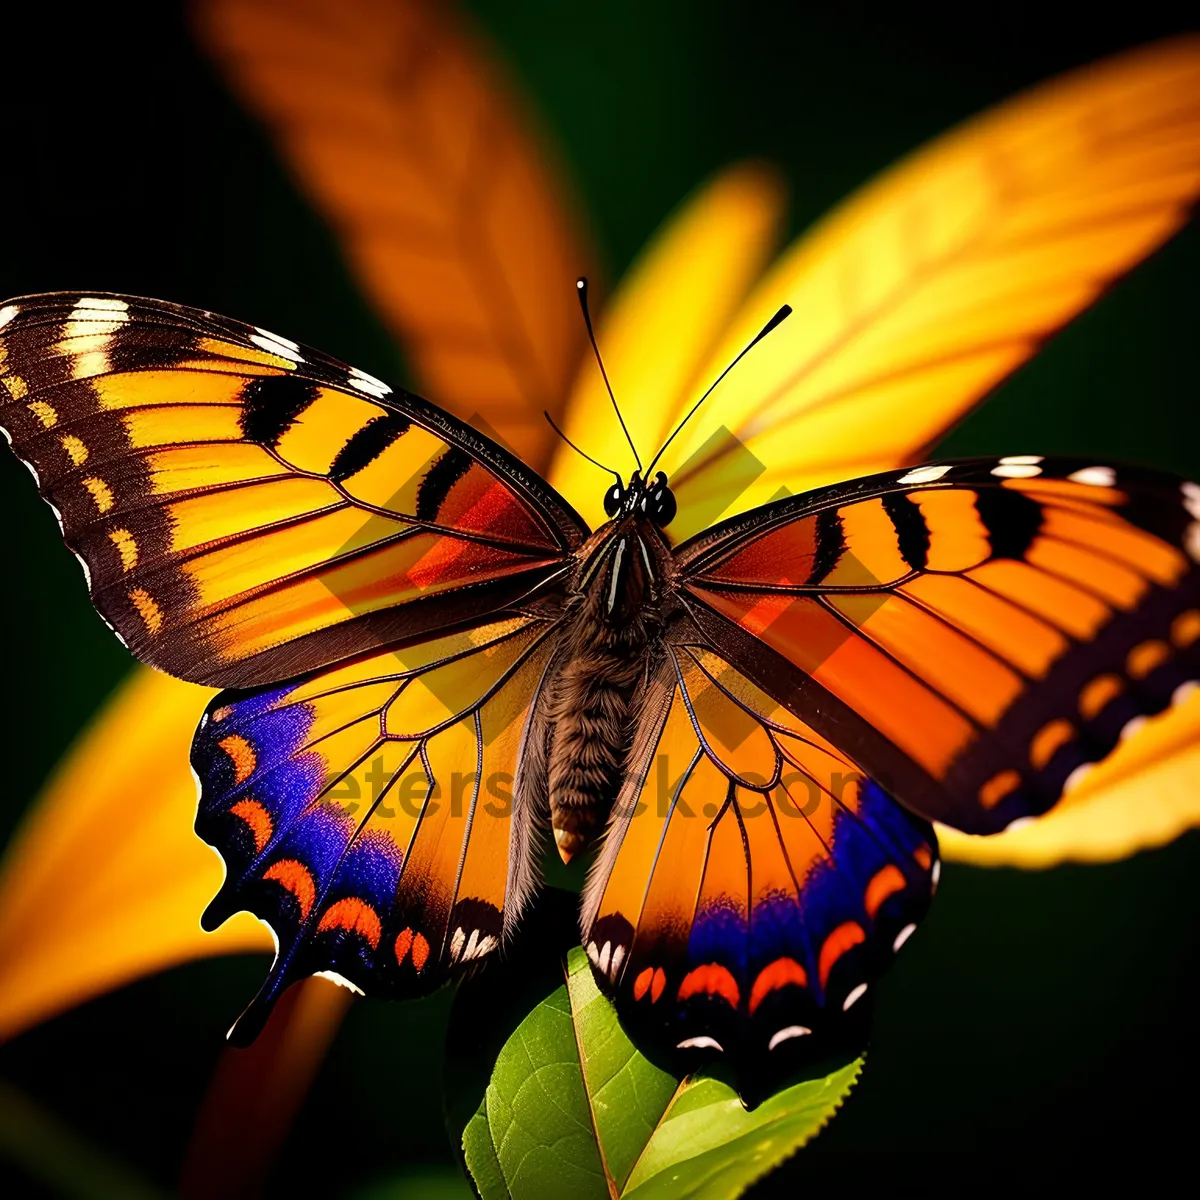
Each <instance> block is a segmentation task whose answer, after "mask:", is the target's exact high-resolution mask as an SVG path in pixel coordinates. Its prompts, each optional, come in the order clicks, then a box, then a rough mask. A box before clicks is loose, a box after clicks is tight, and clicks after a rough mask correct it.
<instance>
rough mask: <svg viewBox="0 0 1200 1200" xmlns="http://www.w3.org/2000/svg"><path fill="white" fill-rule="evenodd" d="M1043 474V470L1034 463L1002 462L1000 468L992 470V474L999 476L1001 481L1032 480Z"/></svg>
mask: <svg viewBox="0 0 1200 1200" xmlns="http://www.w3.org/2000/svg"><path fill="white" fill-rule="evenodd" d="M1041 473H1042V468H1041V467H1038V466H1034V464H1033V463H1005V462H1002V463H1001V464H1000V465H999V466H998V467H993V468H992V474H993V475H998V476H999V477H1000V478H1001V479H1032V478H1033V477H1034V476H1035V475H1040V474H1041Z"/></svg>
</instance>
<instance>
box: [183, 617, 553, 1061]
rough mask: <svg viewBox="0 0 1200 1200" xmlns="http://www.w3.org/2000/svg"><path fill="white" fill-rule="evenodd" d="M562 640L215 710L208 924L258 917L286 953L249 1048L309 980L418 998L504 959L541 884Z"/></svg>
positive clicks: (209, 716)
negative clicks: (322, 978)
mask: <svg viewBox="0 0 1200 1200" xmlns="http://www.w3.org/2000/svg"><path fill="white" fill-rule="evenodd" d="M555 634H556V626H555V625H554V623H553V622H551V621H548V620H543V619H540V618H538V617H537V616H535V615H532V614H530V615H525V616H518V617H513V618H510V619H507V620H503V621H498V622H494V623H491V624H487V625H483V626H480V627H479V628H477V629H474V630H472V631H470V632H465V633H456V634H452V635H449V636H445V637H441V638H437V639H434V640H431V641H428V642H424V643H422V644H421V645H419V646H413V647H410V648H408V649H401V650H391V649H389V650H383V651H378V652H375V653H373V654H370V655H367V656H366V657H364V658H362V659H360V660H358V661H356V662H354V663H352V664H350V665H347V666H343V667H337V668H333V669H330V670H326V671H322V672H319V673H317V674H315V675H312V676H310V677H308V678H306V679H302V680H299V681H294V682H292V683H289V684H285V685H284V686H282V687H273V688H266V689H259V690H257V691H252V692H223V693H221V695H219V696H217V697H216V699H214V700H213V702H212V703H211V704H210V705H209V707H208V709H207V712H206V714H205V717H204V719H203V720H202V722H201V725H200V728H199V730H198V731H197V733H196V739H195V742H194V745H193V748H192V766H193V768H194V770H195V771H196V774H197V776H198V777H199V779H200V780H201V797H200V808H199V812H198V815H197V818H196V832H197V833H199V834H200V836H201V837H202V838H204V840H205V841H207V842H209V843H210V844H212V845H213V846H215V847H216V848H217V849H218V851H219V852H220V854H221V856H222V858H223V859H224V860H225V865H226V871H227V873H226V878H225V883H224V885H223V886H222V888H221V891H220V892H219V894H218V895H217V897H216V898H215V899H214V900H213V902H212V904H210V905H209V907H208V909H207V911H206V912H205V914H204V918H203V924H204V926H205V928H208V929H212V928H215V927H216V926H217V925H219V924H220V923H221V922H222V921H224V920H226V919H227V918H228V917H230V916H232V915H233V914H234V913H235V912H238V911H240V910H242V909H249V910H250V911H251V912H253V913H254V914H255V915H256V916H258V917H260V918H262V919H263V920H264V921H265V922H266V923H267V924H268V925H269V926H270V928H271V929H272V931H273V932H274V934H275V937H276V940H277V943H278V954H277V956H276V959H275V964H274V966H273V967H272V970H271V974H270V975H269V977H268V978H267V981H266V983H265V984H264V985H263V988H262V991H261V992H260V993H259V995H258V997H257V998H256V999H255V1001H254V1003H253V1004H252V1005H251V1006H250V1008H249V1009H248V1010H247V1012H246V1014H245V1015H244V1016H243V1018H242V1019H241V1021H240V1022H239V1024H238V1026H237V1034H236V1037H237V1039H238V1040H239V1041H243V1042H245V1041H249V1040H251V1039H253V1038H254V1036H255V1035H256V1034H257V1033H258V1031H259V1029H260V1028H261V1027H262V1024H263V1022H264V1021H265V1020H266V1018H267V1016H268V1014H269V1012H270V1009H271V1006H272V1005H273V1004H274V1002H275V1001H276V999H278V997H279V995H280V994H281V992H282V991H283V990H284V989H285V988H286V987H287V986H288V985H289V984H290V983H292V982H294V981H295V980H297V979H299V978H302V977H303V976H306V975H311V974H314V973H318V972H327V973H329V972H331V973H333V974H334V975H335V976H336V977H338V978H340V979H344V980H347V981H349V982H350V983H351V984H353V985H354V986H355V987H357V988H360V989H362V990H368V989H369V990H370V991H371V992H372V994H377V995H387V996H393V997H403V996H412V995H416V994H420V993H424V992H427V991H430V990H432V989H433V988H434V987H436V986H438V985H439V984H440V983H442V982H444V981H445V979H446V976H447V974H448V973H449V972H451V971H453V970H455V969H457V968H460V967H462V966H465V965H467V964H470V963H473V962H476V961H478V960H479V959H481V958H483V957H484V956H485V955H487V954H489V953H491V952H492V951H493V950H494V949H495V948H496V947H497V946H498V944H499V941H500V937H501V934H502V932H503V928H504V923H505V919H506V918H507V919H508V920H509V921H512V920H514V919H515V918H516V916H517V915H518V914H519V913H520V911H521V907H522V905H523V903H524V900H525V898H526V895H527V893H528V891H529V889H530V887H531V886H532V878H533V864H532V855H533V844H532V840H531V839H532V837H533V830H534V828H535V826H534V824H533V822H532V819H531V818H532V815H533V814H531V813H528V812H526V811H524V809H523V807H522V805H521V804H520V803H519V802H514V799H513V796H514V777H515V776H516V774H517V765H518V759H519V756H520V750H521V743H522V738H523V736H524V729H525V722H526V717H527V715H528V713H529V711H530V708H531V706H532V705H533V703H534V702H535V699H536V697H537V694H538V690H539V686H540V683H541V679H542V674H543V672H544V671H545V668H546V665H547V664H548V662H549V660H550V656H551V654H552V652H553V647H554V645H555V640H556V639H555Z"/></svg>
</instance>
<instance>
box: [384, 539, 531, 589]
mask: <svg viewBox="0 0 1200 1200" xmlns="http://www.w3.org/2000/svg"><path fill="white" fill-rule="evenodd" d="M540 565H542V564H541V563H539V562H538V561H536V560H533V559H530V558H529V557H528V556H527V555H524V554H514V553H512V552H510V551H507V550H497V549H495V548H494V547H492V546H483V545H480V544H479V543H478V542H463V541H460V540H459V539H458V538H453V537H449V536H442V537H439V538H438V539H437V540H436V541H435V542H434V543H433V545H432V546H431V547H430V548H429V550H428V551H426V553H424V554H422V555H421V557H420V558H419V559H417V561H416V562H415V563H413V565H412V566H411V567H409V568H408V571H407V573H406V577H405V578H406V580H407V582H408V583H409V584H411V585H412V587H413V588H415V589H416V590H418V591H424V590H425V589H426V588H435V587H441V586H444V585H446V584H449V583H455V582H460V583H472V582H474V580H473V579H472V576H475V575H478V576H479V577H480V578H481V579H492V578H495V577H496V576H497V575H501V574H504V573H506V572H507V571H519V570H523V569H525V568H528V567H536V566H540Z"/></svg>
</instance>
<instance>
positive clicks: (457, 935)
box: [450, 925, 467, 962]
mask: <svg viewBox="0 0 1200 1200" xmlns="http://www.w3.org/2000/svg"><path fill="white" fill-rule="evenodd" d="M466 940H467V935H466V934H465V933H463V931H462V926H461V925H460V926H459V927H458V928H457V929H456V930H455V931H454V936H453V937H452V938H451V939H450V959H451V961H452V962H457V961H458V956H459V955H460V954H461V953H462V948H463V944H464V943H465V942H466Z"/></svg>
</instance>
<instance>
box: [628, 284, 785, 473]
mask: <svg viewBox="0 0 1200 1200" xmlns="http://www.w3.org/2000/svg"><path fill="white" fill-rule="evenodd" d="M791 315H792V306H791V305H790V304H785V305H783V306H782V307H781V308H780V309H779V311H778V312H777V313H776V314H775V315H774V316H773V317H772V318H771V319H770V320H769V321H768V322H767V323H766V324H765V325H764V326H763V327H762V328H761V329H760V330H759V331H758V333H756V334H755V335H754V337H753V338H752V339H751V340H750V341H749V342H748V343H747V344H746V347H745V349H743V350H742V352H741V353H740V354H739V355H738V356H737V358H735V359H734V360H733V362H731V363H730V364H729V366H727V367H726V368H725V370H723V371H722V372H721V373H720V375H718V376H717V377H716V379H714V380H713V381H712V384H711V385H710V387H709V389H708V391H707V392H705V393H704V395H703V396H701V397H700V399H699V400H697V401H696V403H695V404H693V405H692V407H691V409H690V410H689V411H688V414H687V416H686V417H684V418H683V420H682V421H680V422H679V424H678V425H676V426H675V429H674V431H673V432H672V434H671V436H670V437H669V438H667V440H666V441H665V442H663V444H662V450H660V451H659V452H658V453H657V454H656V455H655V456H654V461H653V462H651V464H650V465H649V466H648V467H647V468H646V478H647V479H649V478H650V473H651V472H652V471H653V470H654V468H655V466H656V465H657V464H658V460H659V459H660V458H662V456H663V450H666V448H667V447H668V446H669V445H670V444H671V443H672V442H673V441H674V440H675V435H676V434H678V432H679V431H680V430H681V429H682V428H683V427H684V426H685V425H686V424H687V423H688V422H689V421H690V420H691V419H692V417H694V416H695V415H696V410H697V409H698V408H699V407H700V405H702V404H703V403H704V402H705V400H707V399H708V398H709V396H711V395H712V394H713V391H714V390H715V389H716V386H717V384H718V383H720V382H721V380H722V379H724V378H725V376H726V375H728V374H729V372H730V371H732V370H733V368H734V367H736V366H737V365H738V363H740V362H741V361H742V359H743V358H745V357H746V355H747V354H749V353H750V351H751V350H753V349H754V347H755V346H757V345H758V343H759V342H761V341H762V340H763V338H765V337H766V336H767V334H768V333H770V332H771V331H772V330H773V329H776V328H778V326H780V325H782V324H783V322H784V321H785V320H786V319H787V318H788V317H790V316H791Z"/></svg>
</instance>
